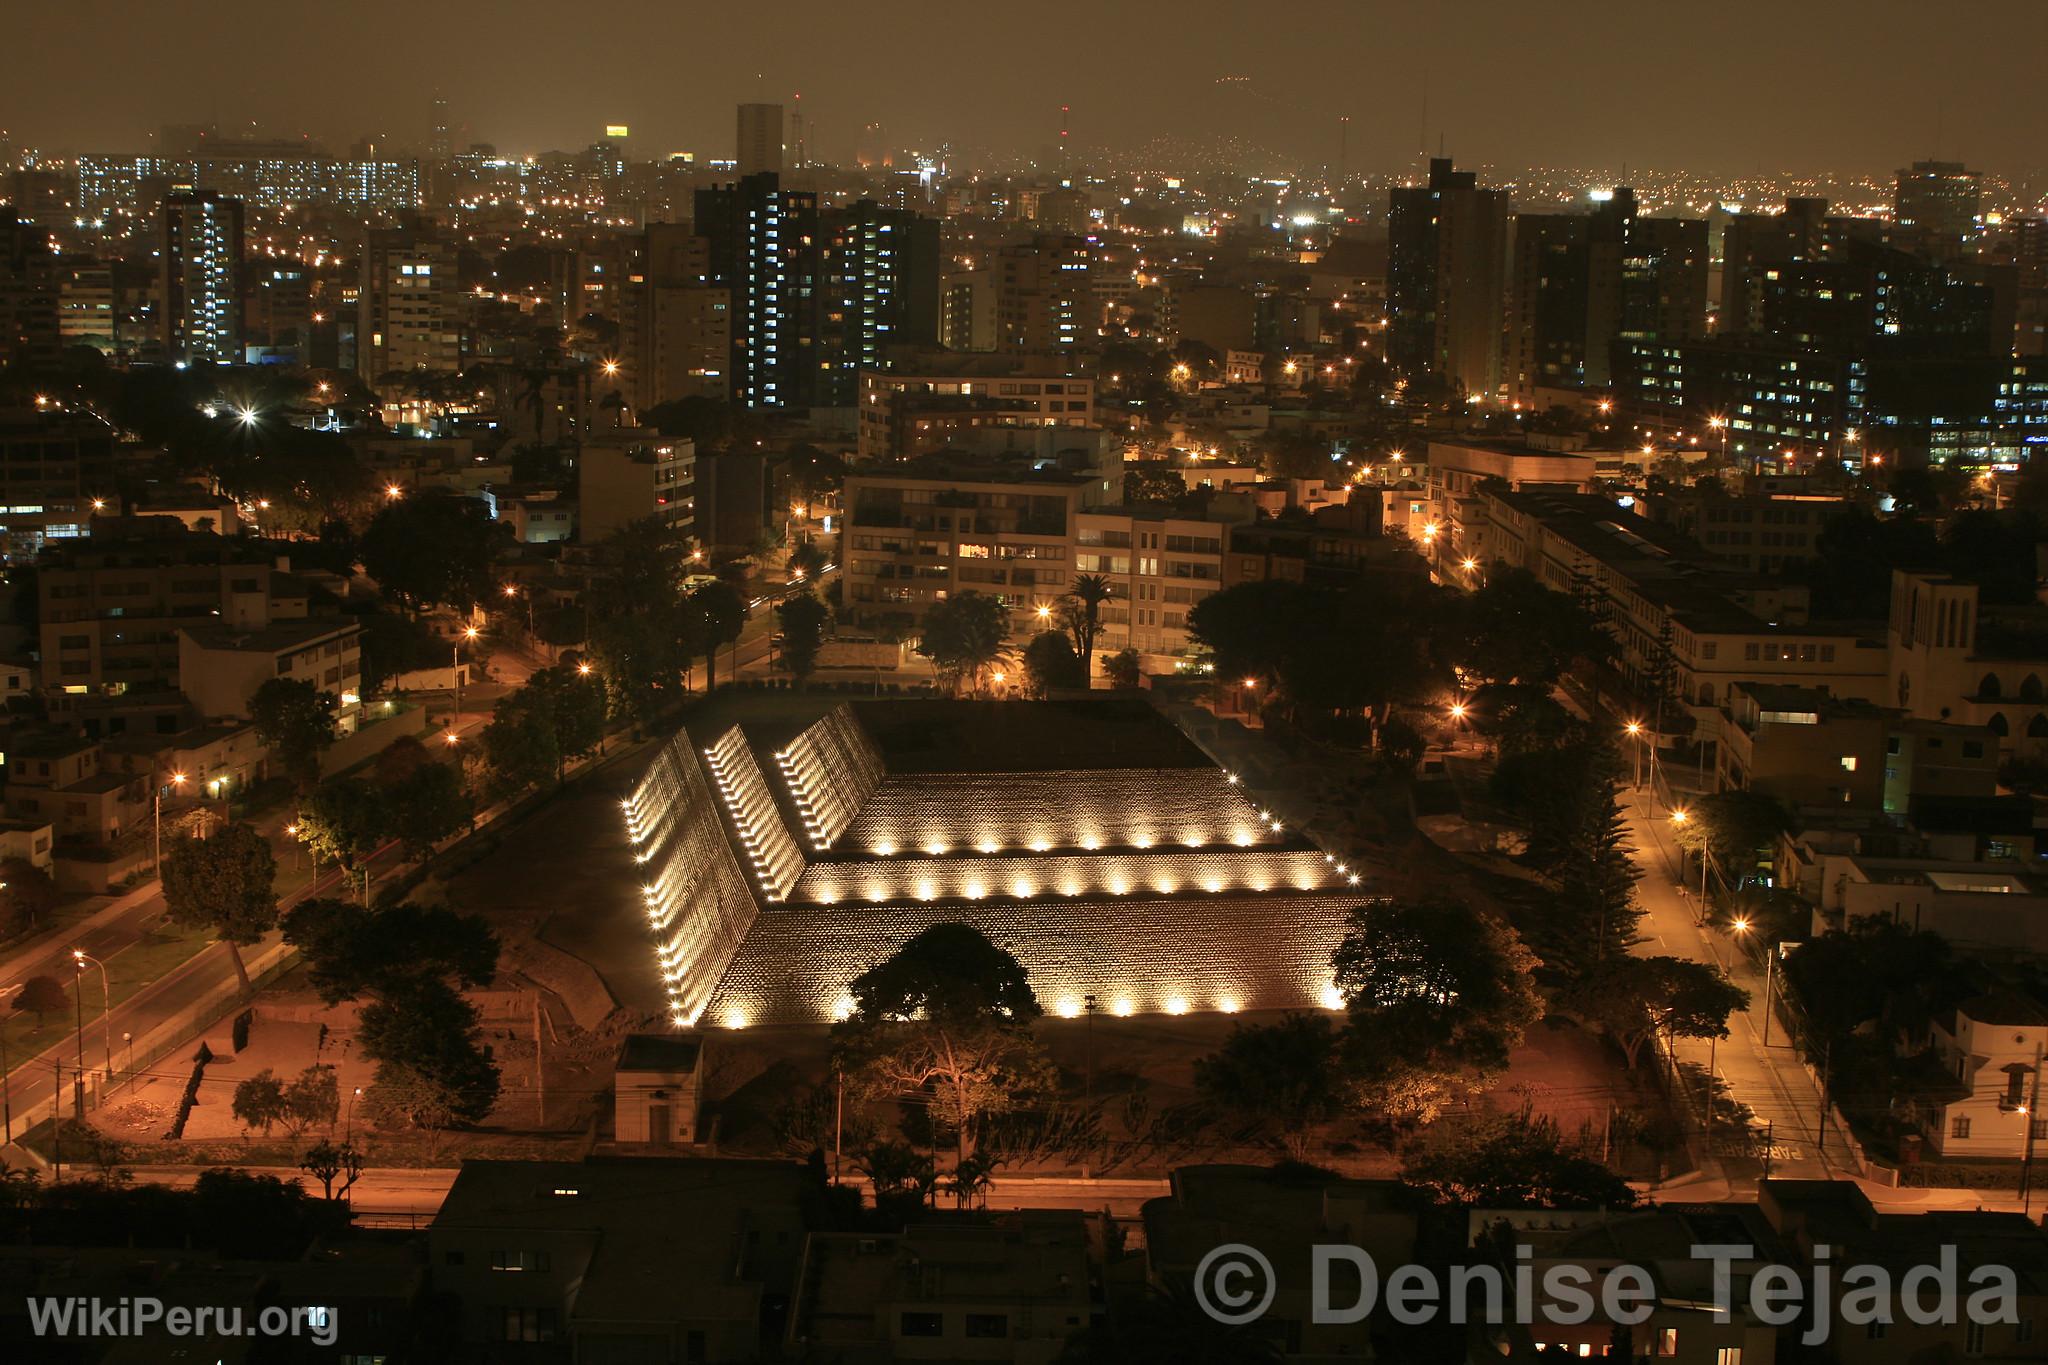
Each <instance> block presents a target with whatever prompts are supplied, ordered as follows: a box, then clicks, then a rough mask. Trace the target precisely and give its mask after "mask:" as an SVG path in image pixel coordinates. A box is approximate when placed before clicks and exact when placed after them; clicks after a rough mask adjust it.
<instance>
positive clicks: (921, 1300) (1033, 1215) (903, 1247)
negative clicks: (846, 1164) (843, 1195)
mask: <svg viewBox="0 0 2048 1365" xmlns="http://www.w3.org/2000/svg"><path fill="white" fill-rule="evenodd" d="M797 1282H798V1284H799V1285H800V1286H801V1289H800V1291H799V1294H798V1297H797V1300H796V1302H795V1303H794V1305H792V1308H791V1312H790V1316H789V1336H788V1341H787V1343H786V1344H787V1346H788V1348H789V1351H790V1354H791V1357H792V1358H796V1357H798V1356H799V1355H801V1354H802V1353H804V1352H808V1353H809V1354H808V1355H803V1356H802V1358H805V1359H817V1360H836V1361H844V1362H849V1365H851V1362H856V1361H858V1362H867V1361H874V1362H882V1361H947V1362H952V1361H1007V1362H1010V1363H1011V1365H1051V1362H1052V1361H1054V1360H1056V1359H1058V1358H1059V1356H1060V1352H1061V1351H1062V1350H1063V1349H1064V1348H1065V1346H1066V1343H1067V1338H1069V1337H1070V1336H1073V1335H1074V1334H1075V1333H1077V1332H1080V1331H1081V1330H1082V1329H1083V1328H1084V1327H1086V1326H1087V1325H1088V1323H1089V1321H1090V1319H1091V1317H1092V1315H1093V1294H1092V1292H1091V1289H1090V1283H1091V1277H1090V1274H1089V1265H1088V1229H1087V1225H1086V1223H1085V1221H1084V1220H1083V1216H1082V1214H1081V1213H1080V1212H1078V1211H1076V1210H1068V1209H1057V1210H1036V1209H1020V1210H1017V1211H1015V1212H1013V1213H1007V1214H1003V1215H1001V1216H999V1217H997V1218H995V1219H993V1220H992V1221H991V1222H989V1223H986V1224H943V1225H931V1226H913V1227H909V1228H906V1229H905V1230H904V1231H903V1232H901V1233H897V1234H880V1235H878V1234H875V1233H860V1232H814V1233H812V1234H811V1235H810V1238H809V1240H808V1241H807V1242H806V1243H805V1246H804V1262H803V1269H802V1272H801V1273H800V1274H799V1275H798V1277H797Z"/></svg>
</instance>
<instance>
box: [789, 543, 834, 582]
mask: <svg viewBox="0 0 2048 1365" xmlns="http://www.w3.org/2000/svg"><path fill="white" fill-rule="evenodd" d="M831 562H832V561H831V560H830V559H828V558H827V557H826V555H825V552H824V551H823V550H821V549H819V548H818V547H817V546H816V545H815V544H813V543H812V542H811V541H808V540H806V541H804V542H802V543H801V544H799V545H796V546H795V547H793V548H792V549H791V550H790V552H789V558H788V559H787V560H786V561H785V567H786V572H787V573H788V574H789V577H790V578H791V579H794V580H797V581H802V580H804V579H807V578H808V579H815V578H817V576H818V575H819V574H821V573H823V572H825V566H826V565H827V564H830V563H831Z"/></svg>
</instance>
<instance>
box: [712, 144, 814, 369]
mask: <svg viewBox="0 0 2048 1365" xmlns="http://www.w3.org/2000/svg"><path fill="white" fill-rule="evenodd" d="M696 202H697V214H696V220H697V221H696V228H697V231H698V233H699V234H701V235H702V236H703V237H704V238H705V239H706V246H707V250H708V253H709V263H710V279H709V281H708V282H709V283H710V284H711V285H712V286H713V287H715V288H719V289H724V290H726V291H727V292H728V293H729V294H730V295H731V298H732V323H731V325H732V364H731V367H730V369H731V374H730V392H731V394H732V397H733V398H735V399H737V400H738V401H739V402H741V403H743V404H745V405H746V406H747V407H750V408H777V407H802V406H805V405H807V404H809V403H810V402H812V401H813V395H814V394H815V392H816V390H817V382H816V380H817V375H818V365H819V360H818V355H817V335H818V306H819V302H820V299H819V280H818V274H819V267H820V261H821V252H820V249H819V242H818V197H817V196H816V195H815V194H811V193H808V192H803V191H797V190H785V189H783V188H782V187H781V183H780V181H779V179H778V178H777V177H776V176H775V175H773V174H772V173H768V174H759V175H747V176H742V177H741V178H740V179H739V181H738V182H737V183H735V184H731V185H719V186H715V187H712V188H710V189H701V190H698V191H697V200H696Z"/></svg>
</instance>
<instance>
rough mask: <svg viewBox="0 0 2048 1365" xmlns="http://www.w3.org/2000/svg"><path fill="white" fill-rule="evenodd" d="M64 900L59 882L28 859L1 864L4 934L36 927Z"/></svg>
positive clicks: (1, 927)
mask: <svg viewBox="0 0 2048 1365" xmlns="http://www.w3.org/2000/svg"><path fill="white" fill-rule="evenodd" d="M61 899H62V898H61V897H60V896H59V895H58V894H57V883H56V881H55V880H54V879H53V878H52V877H51V876H50V874H49V873H47V872H45V871H43V870H42V869H41V868H40V867H37V866H36V865H35V864H34V863H32V862H30V861H29V860H28V859H26V858H8V859H6V860H4V861H0V934H5V935H9V936H11V935H14V934H19V933H22V932H24V931H26V930H29V929H33V928H35V927H36V926H37V925H39V924H41V923H42V922H43V920H44V919H45V918H47V917H48V916H49V914H50V912H51V911H53V910H55V909H56V908H57V903H58V901H59V900H61Z"/></svg>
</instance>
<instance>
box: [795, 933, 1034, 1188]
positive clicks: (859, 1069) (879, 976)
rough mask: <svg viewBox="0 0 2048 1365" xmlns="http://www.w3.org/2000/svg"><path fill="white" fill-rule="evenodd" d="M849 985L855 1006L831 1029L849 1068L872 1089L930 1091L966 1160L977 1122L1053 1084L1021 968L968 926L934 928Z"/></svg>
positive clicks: (936, 1112) (934, 1110)
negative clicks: (1035, 1033) (1034, 1033)
mask: <svg viewBox="0 0 2048 1365" xmlns="http://www.w3.org/2000/svg"><path fill="white" fill-rule="evenodd" d="M849 989H850V991H851V994H852V996H853V1012H852V1014H851V1015H850V1016H849V1017H848V1018H847V1019H846V1020H845V1021H844V1022H843V1023H840V1024H837V1025H835V1026H834V1028H833V1034H834V1039H835V1043H836V1046H837V1050H838V1053H839V1056H840V1061H841V1065H842V1066H843V1067H844V1068H845V1071H846V1074H847V1075H849V1076H851V1077H855V1078H857V1081H856V1083H857V1084H858V1085H859V1086H860V1087H861V1088H863V1089H865V1090H868V1091H869V1092H871V1093H878V1094H895V1095H918V1094H928V1095H929V1096H930V1112H931V1116H932V1118H933V1119H934V1120H935V1121H938V1122H940V1123H943V1124H945V1125H946V1126H948V1127H951V1128H952V1129H953V1130H954V1133H955V1137H956V1143H957V1155H958V1159H959V1160H961V1161H965V1160H966V1159H967V1158H968V1157H969V1156H970V1155H972V1153H973V1128H974V1125H975V1123H976V1121H977V1120H979V1119H980V1118H982V1117H983V1116H984V1115H988V1114H995V1113H1001V1112H1003V1111H1004V1110H1007V1109H1009V1108H1011V1107H1013V1106H1014V1105H1015V1104H1017V1103H1018V1102H1019V1101H1020V1100H1022V1099H1023V1098H1024V1097H1025V1096H1027V1095H1032V1094H1036V1093H1039V1092H1042V1091H1046V1090H1049V1089H1051V1088H1052V1087H1053V1085H1054V1083H1055V1072H1054V1070H1053V1067H1052V1063H1051V1061H1050V1060H1049V1059H1048V1058H1047V1057H1046V1055H1045V1052H1044V1049H1043V1048H1041V1047H1040V1046H1039V1044H1038V1040H1037V1039H1036V1038H1035V1037H1033V1036H1032V1033H1031V1027H1030V1026H1031V1022H1032V1021H1033V1020H1035V1019H1037V1018H1038V1016H1039V1013H1040V1010H1039V1007H1038V1000H1037V998H1036V997H1035V996H1034V995H1032V993H1031V985H1030V982H1029V981H1028V979H1027V977H1026V973H1025V971H1024V968H1023V967H1022V966H1021V965H1020V964H1019V963H1018V961H1017V959H1016V958H1014V957H1012V956H1011V955H1010V954H1009V953H1007V952H1005V951H1003V950H1002V949H1001V948H998V947H996V946H995V945H994V944H993V943H990V942H989V941H988V939H987V938H986V937H985V936H984V935H983V934H982V932H981V931H980V930H979V929H976V928H974V927H973V926H972V925H967V924H959V923H953V922H946V923H940V924H934V925H932V926H931V927H930V928H928V929H926V930H924V931H923V932H921V933H919V934H918V935H916V936H915V937H914V938H912V939H911V940H910V941H909V942H907V943H905V944H904V945H903V946H902V947H901V948H898V949H897V950H896V951H895V952H894V953H892V954H891V955H890V956H889V957H888V958H886V959H884V960H883V961H881V962H879V963H877V964H876V965H875V966H873V967H870V968H868V970H866V971H865V972H862V973H861V974H860V975H859V976H857V977H855V978H854V979H853V983H852V985H851V987H850V988H849Z"/></svg>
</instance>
